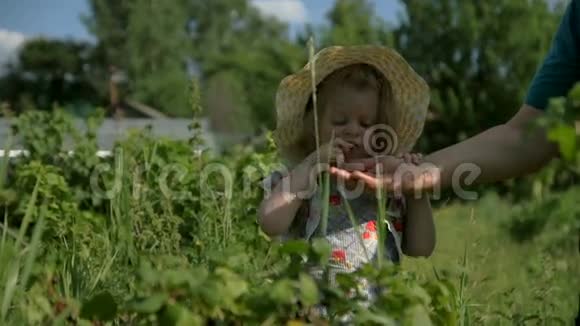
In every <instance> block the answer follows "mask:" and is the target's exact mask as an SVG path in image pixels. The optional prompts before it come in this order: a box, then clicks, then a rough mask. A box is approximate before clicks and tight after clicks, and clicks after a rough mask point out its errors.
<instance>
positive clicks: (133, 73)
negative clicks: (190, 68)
mask: <svg viewBox="0 0 580 326" xmlns="http://www.w3.org/2000/svg"><path fill="white" fill-rule="evenodd" d="M129 8H130V14H129V26H128V29H127V34H128V36H129V37H128V39H127V44H126V51H127V52H126V53H127V56H128V57H129V62H128V67H127V68H128V72H129V78H130V80H131V81H132V84H131V87H132V93H133V96H134V97H135V98H136V99H137V100H139V101H141V102H144V103H147V104H149V105H152V106H154V107H158V108H160V109H162V110H163V111H164V112H166V113H168V114H170V115H173V116H185V115H187V114H188V113H190V109H189V107H188V104H187V103H188V98H189V96H188V87H189V83H190V82H189V78H188V76H187V67H186V63H187V59H188V56H189V52H190V51H189V42H188V36H187V33H186V24H187V12H186V11H185V10H184V6H183V5H182V2H181V1H171V2H170V1H157V0H132V1H131V3H130V7H129Z"/></svg>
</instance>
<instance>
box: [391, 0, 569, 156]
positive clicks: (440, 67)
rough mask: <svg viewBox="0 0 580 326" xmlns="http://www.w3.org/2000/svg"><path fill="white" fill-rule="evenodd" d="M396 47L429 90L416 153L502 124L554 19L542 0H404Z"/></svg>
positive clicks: (551, 30) (553, 27)
mask: <svg viewBox="0 0 580 326" xmlns="http://www.w3.org/2000/svg"><path fill="white" fill-rule="evenodd" d="M403 3H404V4H405V5H406V7H407V19H406V20H405V21H404V22H403V23H402V25H401V26H400V27H399V28H398V29H397V30H396V33H395V35H396V36H395V39H396V47H397V49H398V50H399V51H400V52H401V54H402V55H403V56H404V57H405V58H406V59H407V60H408V61H409V62H410V63H411V65H412V66H413V67H414V69H415V70H416V71H417V72H418V73H419V74H420V75H422V76H423V77H424V78H425V79H426V81H427V82H428V84H429V85H430V87H431V89H432V92H431V95H432V99H431V106H430V111H431V113H432V114H433V116H434V119H433V120H432V121H428V123H427V124H426V128H425V132H424V137H422V140H421V143H420V148H421V150H425V151H431V150H434V149H438V148H441V147H444V146H447V145H450V144H452V143H455V142H457V141H460V140H462V139H464V138H466V137H469V136H472V135H474V134H476V133H477V132H480V131H482V130H484V129H486V128H488V127H491V126H493V125H496V124H499V123H503V122H505V121H506V119H508V118H509V117H510V116H512V115H513V114H514V111H515V110H517V109H518V108H519V107H520V105H521V103H522V99H523V98H524V96H525V91H526V88H527V86H528V83H529V81H530V80H531V78H532V77H533V75H534V72H535V69H536V67H537V66H538V64H539V63H540V62H541V60H542V58H543V56H544V55H545V54H546V52H547V49H548V47H549V44H550V41H551V38H552V36H553V33H554V31H555V30H556V25H557V22H558V20H559V14H558V13H559V11H555V12H554V11H551V10H550V8H549V7H548V3H547V1H544V0H518V1H505V0H492V1H475V2H473V1H459V0H404V1H403Z"/></svg>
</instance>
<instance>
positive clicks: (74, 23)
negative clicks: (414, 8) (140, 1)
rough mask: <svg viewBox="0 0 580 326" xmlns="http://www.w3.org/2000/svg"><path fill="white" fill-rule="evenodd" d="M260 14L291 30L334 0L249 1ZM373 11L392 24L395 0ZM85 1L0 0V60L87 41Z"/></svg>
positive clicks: (378, 1)
mask: <svg viewBox="0 0 580 326" xmlns="http://www.w3.org/2000/svg"><path fill="white" fill-rule="evenodd" d="M250 1H251V3H252V4H253V5H254V6H255V7H257V8H258V9H259V10H260V11H261V12H262V13H263V14H265V15H270V16H274V17H276V18H278V19H280V20H282V21H285V22H288V23H289V24H290V26H291V32H295V31H296V30H298V29H299V28H300V26H303V25H304V23H313V24H320V23H323V22H324V20H325V14H326V12H328V10H329V9H330V8H331V7H332V5H333V3H334V0H250ZM372 2H373V3H374V5H375V10H376V12H377V13H378V14H379V15H380V16H382V17H384V18H385V19H386V20H387V21H389V22H392V23H396V22H397V20H398V19H397V17H398V13H399V12H400V11H401V4H400V3H399V1H398V0H372ZM88 10H89V8H88V4H87V1H86V0H0V63H3V62H6V61H7V60H9V59H10V58H11V57H13V55H14V53H15V51H16V50H17V49H18V47H19V46H20V45H21V44H22V43H23V42H24V40H26V38H29V37H35V36H45V37H50V38H72V39H79V40H91V39H92V38H91V35H90V34H89V33H88V31H87V30H86V28H85V26H84V25H83V23H82V22H81V17H82V15H85V14H87V13H88Z"/></svg>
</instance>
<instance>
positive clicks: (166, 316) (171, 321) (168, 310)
mask: <svg viewBox="0 0 580 326" xmlns="http://www.w3.org/2000/svg"><path fill="white" fill-rule="evenodd" d="M159 324H160V325H171V326H195V325H202V324H203V323H202V320H201V318H200V317H199V316H196V315H194V314H193V313H192V312H191V311H189V310H187V309H186V308H185V307H183V306H182V305H180V304H170V305H167V306H166V307H165V309H163V311H161V313H160V315H159Z"/></svg>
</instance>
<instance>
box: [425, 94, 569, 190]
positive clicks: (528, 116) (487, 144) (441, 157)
mask: <svg viewBox="0 0 580 326" xmlns="http://www.w3.org/2000/svg"><path fill="white" fill-rule="evenodd" d="M542 114H543V111H541V110H539V109H536V108H534V107H531V106H529V105H527V104H526V105H523V106H522V108H521V109H520V110H519V111H518V113H517V114H516V115H515V116H514V117H513V118H512V119H510V120H509V121H508V122H507V123H505V124H501V125H498V126H495V127H493V128H490V129H488V130H486V131H484V132H482V133H480V134H478V135H476V136H474V137H472V138H469V139H467V140H465V141H463V142H461V143H458V144H455V145H452V146H449V147H447V148H444V149H442V150H439V151H436V152H434V153H432V154H430V155H428V156H426V157H425V161H427V162H431V163H433V164H434V165H435V166H436V167H437V168H438V170H439V173H440V176H439V182H440V186H441V187H443V188H446V187H449V186H451V184H452V181H453V180H452V179H453V175H454V172H455V171H456V170H457V168H458V167H459V166H460V165H461V164H464V163H468V164H473V165H475V166H477V168H478V170H480V173H481V174H480V175H479V176H478V177H477V178H476V180H475V182H476V183H485V182H494V181H499V180H505V179H510V178H515V177H519V176H522V175H526V174H529V173H532V172H535V171H537V170H539V169H540V168H541V167H543V166H544V165H546V164H547V163H548V162H549V161H550V160H551V159H552V158H554V157H556V156H557V154H558V148H557V146H556V145H555V144H554V143H552V142H550V141H549V140H548V139H547V137H546V132H545V130H543V129H536V130H535V131H534V132H531V131H530V129H529V126H530V123H531V122H533V121H534V120H535V119H536V118H538V117H540V116H541V115H542Z"/></svg>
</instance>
